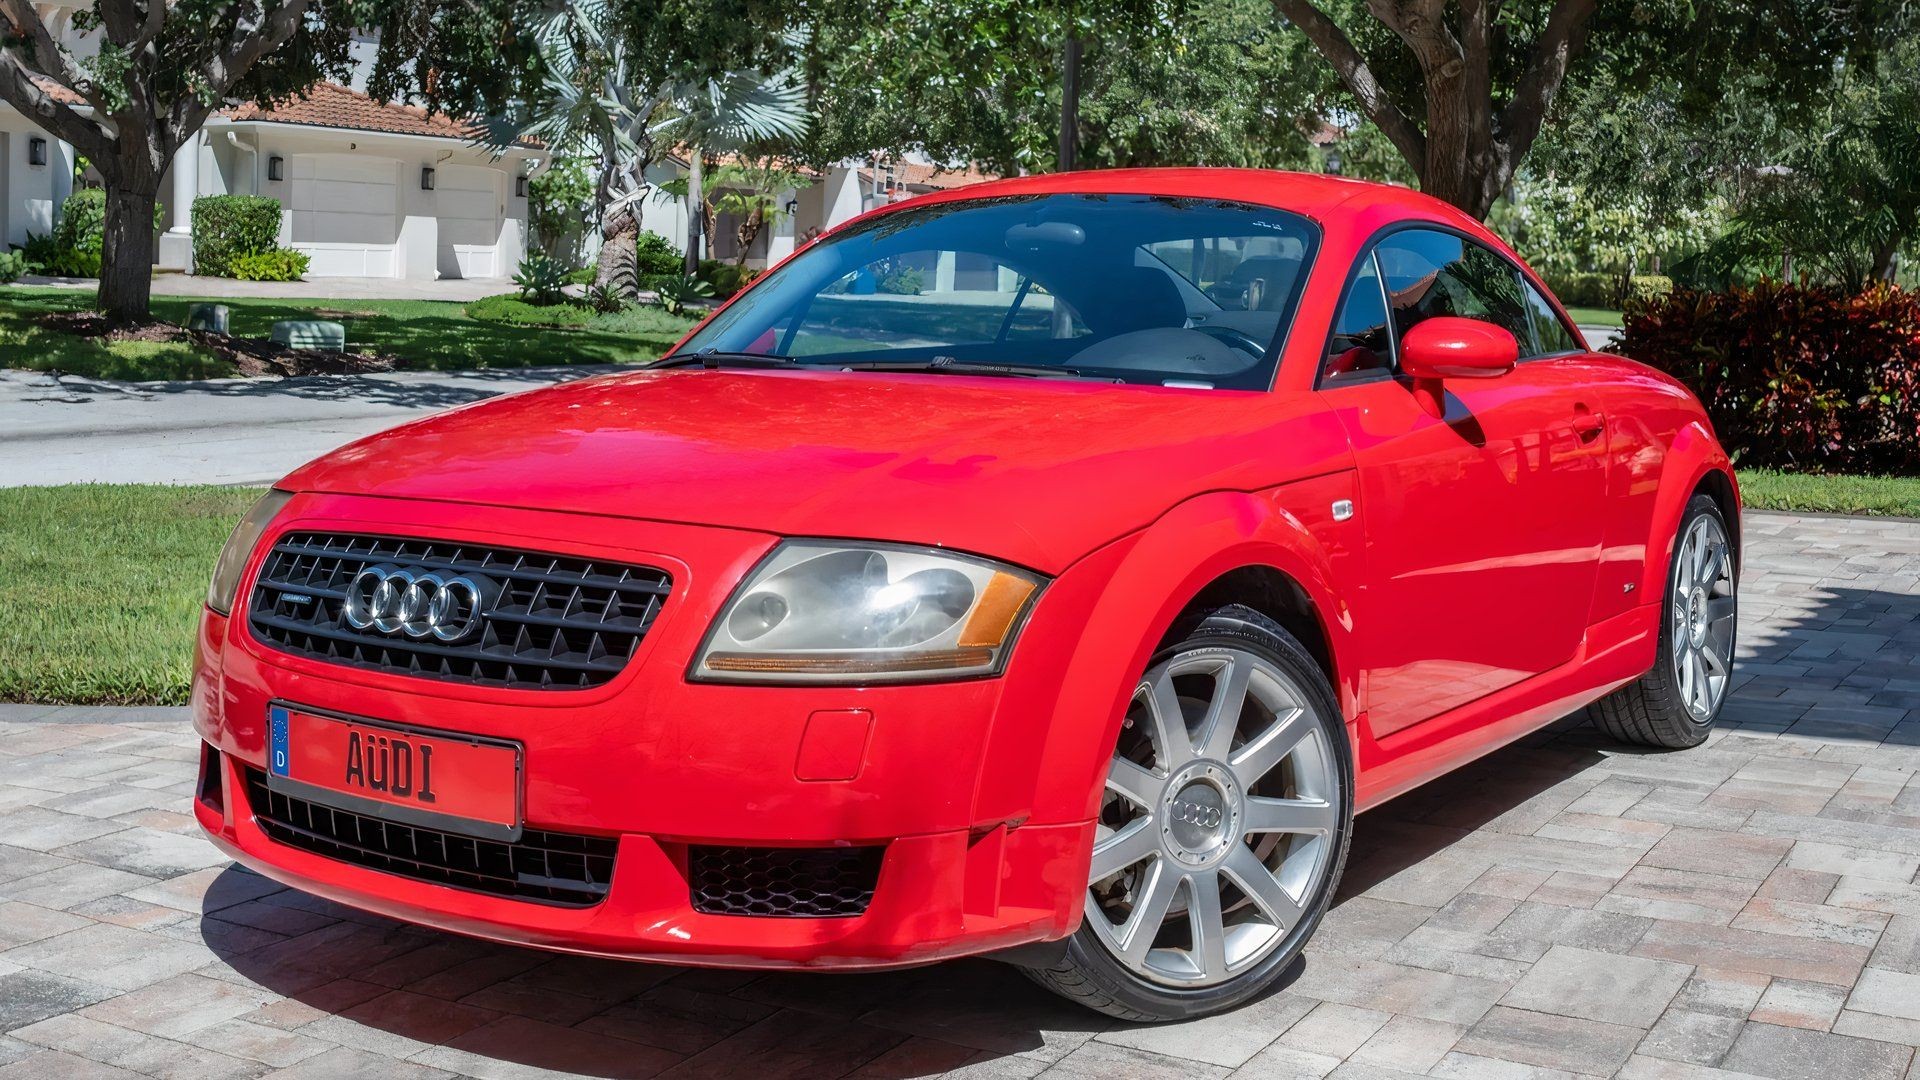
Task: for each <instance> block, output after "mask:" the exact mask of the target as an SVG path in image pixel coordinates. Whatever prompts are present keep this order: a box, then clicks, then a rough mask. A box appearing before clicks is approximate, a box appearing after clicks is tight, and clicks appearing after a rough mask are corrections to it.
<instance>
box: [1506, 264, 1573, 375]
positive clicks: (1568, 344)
mask: <svg viewBox="0 0 1920 1080" xmlns="http://www.w3.org/2000/svg"><path fill="white" fill-rule="evenodd" d="M1520 284H1521V287H1522V288H1523V289H1525V290H1526V297H1527V323H1528V325H1529V326H1530V327H1531V328H1532V330H1533V349H1532V351H1531V352H1529V353H1528V354H1527V355H1529V356H1552V355H1554V354H1555V353H1569V352H1579V351H1580V344H1579V342H1576V341H1574V340H1573V333H1572V332H1571V331H1569V330H1568V329H1567V324H1566V323H1563V322H1561V321H1560V316H1559V315H1558V314H1556V313H1555V312H1554V310H1553V305H1552V304H1550V303H1548V302H1547V298H1546V297H1544V296H1542V295H1540V290H1539V289H1536V288H1534V287H1533V284H1532V283H1531V282H1529V281H1527V280H1526V279H1524V278H1522V279H1521V281H1520ZM1520 347H1521V348H1522V349H1523V350H1524V349H1526V347H1527V339H1526V338H1521V339H1520Z"/></svg>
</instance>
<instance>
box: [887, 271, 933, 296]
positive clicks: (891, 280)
mask: <svg viewBox="0 0 1920 1080" xmlns="http://www.w3.org/2000/svg"><path fill="white" fill-rule="evenodd" d="M926 287H927V276H926V275H925V274H923V273H921V272H920V268H919V267H917V266H903V267H900V268H898V269H895V270H889V271H887V272H886V273H885V274H882V275H881V276H880V284H879V286H878V288H879V289H880V291H881V292H883V293H896V294H898V295H900V296H919V295H920V290H922V289H924V288H926Z"/></svg>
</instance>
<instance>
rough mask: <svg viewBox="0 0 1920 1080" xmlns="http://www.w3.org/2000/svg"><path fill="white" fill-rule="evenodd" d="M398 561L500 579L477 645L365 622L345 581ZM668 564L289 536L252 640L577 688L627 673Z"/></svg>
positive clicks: (504, 682) (256, 605) (474, 677)
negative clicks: (360, 626)
mask: <svg viewBox="0 0 1920 1080" xmlns="http://www.w3.org/2000/svg"><path fill="white" fill-rule="evenodd" d="M381 564H390V565H395V566H402V567H407V568H412V569H424V570H431V571H438V572H442V573H445V574H447V575H448V576H453V575H459V574H467V575H480V576H482V577H485V578H487V579H488V580H490V581H493V582H497V583H498V585H499V597H498V599H496V600H495V601H494V602H493V604H492V605H491V606H490V607H489V608H488V609H487V610H486V612H485V614H484V617H483V621H482V624H481V628H480V630H479V632H478V633H477V634H476V635H474V637H473V639H472V640H471V641H469V642H463V643H459V644H448V643H445V642H441V641H438V640H436V639H434V638H431V637H429V638H426V639H424V640H415V639H412V638H409V637H407V636H406V635H404V634H383V633H380V632H379V631H378V630H376V629H373V628H368V629H365V630H357V629H355V628H353V627H352V626H349V625H348V624H347V621H346V618H345V615H344V608H345V605H346V598H347V586H348V585H349V584H350V583H351V582H352V581H353V578H354V575H355V574H358V573H359V572H360V571H361V570H362V569H364V568H366V567H368V566H379V565H381ZM671 586H672V581H671V579H670V578H669V577H668V575H667V574H666V572H665V571H663V570H656V569H653V568H652V567H646V566H628V565H624V564H621V563H609V562H601V561H598V560H592V559H580V558H573V557H569V556H565V555H548V554H540V553H538V552H531V551H518V550H513V549H509V548H496V547H488V546H485V545H479V544H460V543H453V542H450V541H440V540H407V539H398V538H395V537H386V536H357V535H345V534H335V533H289V534H288V535H286V536H283V537H281V538H280V540H279V541H278V542H276V543H275V544H274V545H273V550H272V551H271V552H269V553H268V555H267V558H266V561H265V563H264V564H263V565H262V566H261V569H260V577H259V580H258V581H257V582H256V583H255V584H254V589H253V596H252V601H251V603H250V605H249V615H248V622H249V624H250V625H251V626H252V627H253V636H254V637H255V638H258V639H259V640H260V641H262V642H264V643H265V644H268V645H271V646H273V647H274V648H276V649H279V650H281V651H283V652H289V653H295V654H298V655H300V656H308V657H312V658H314V659H317V660H325V661H328V662H331V663H336V664H346V665H349V666H352V667H359V668H370V669H373V670H376V671H384V672H389V673H392V674H397V675H413V676H418V677H420V678H426V679H441V680H446V681H452V682H463V683H471V684H474V685H478V686H497V687H506V688H510V689H525V690H581V689H586V688H588V687H593V686H600V685H602V684H604V683H606V682H607V681H609V680H611V679H612V678H613V677H614V676H616V675H618V674H620V672H621V670H622V669H624V668H625V667H626V666H627V661H629V660H631V659H632V658H633V652H634V650H635V649H636V648H638V647H639V645H640V639H641V638H643V637H645V636H646V633H647V630H648V629H649V628H650V627H651V626H652V625H653V620H654V618H655V617H656V616H658V615H659V614H660V605H661V604H662V603H664V602H665V600H666V597H667V593H668V592H669V590H670V588H671Z"/></svg>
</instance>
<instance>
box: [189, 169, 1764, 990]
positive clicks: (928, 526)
mask: <svg viewBox="0 0 1920 1080" xmlns="http://www.w3.org/2000/svg"><path fill="white" fill-rule="evenodd" d="M1738 513H1739V501H1738V494H1737V491H1736V489H1735V486H1734V479H1733V474H1732V471H1731V469H1730V468H1729V465H1728V459H1727V455H1726V454H1725V453H1724V452H1722V450H1721V448H1720V446H1719V445H1718V444H1717V442H1716V441H1715V437H1714V434H1713V431H1712V430H1711V428H1710V427H1709V425H1708V422H1707V418H1706V416H1705V415H1704V413H1703V412H1702V410H1701V408H1700V406H1699V404H1698V403H1697V402H1696V401H1695V399H1694V398H1693V396H1692V395H1691V394H1689V393H1688V392H1687V390H1686V389H1684V388H1683V387H1681V386H1680V385H1679V384H1677V383H1676V382H1674V381H1673V380H1672V379H1670V378H1668V377H1666V376H1665V375H1662V374H1660V373H1658V372H1656V371H1653V370H1651V369H1649V368H1647V367H1644V366H1642V365H1640V364H1637V363H1635V362H1633V361H1632V360H1629V359H1625V358H1622V357H1619V356H1614V355H1609V354H1606V353H1601V352H1596V351H1594V350H1592V349H1590V348H1588V347H1587V345H1586V343H1585V341H1584V340H1583V339H1582V337H1581V334H1580V331H1579V330H1578V329H1577V328H1576V327H1575V326H1574V325H1573V324H1572V323H1571V322H1570V321H1569V320H1568V318H1567V315H1566V312H1565V311H1564V310H1563V309H1562V308H1561V306H1560V305H1559V304H1558V303H1557V302H1556V301H1555V300H1554V298H1553V297H1552V295H1551V294H1550V293H1549V292H1548V291H1547V289H1546V288H1545V287H1543V286H1542V284H1541V282H1540V279H1539V278H1538V277H1537V276H1536V275H1535V274H1533V273H1532V272H1531V271H1529V270H1528V269H1527V268H1526V266H1525V265H1524V264H1522V263H1521V262H1520V260H1519V259H1518V258H1516V257H1515V256H1514V254H1513V252H1511V251H1509V250H1508V249H1507V247H1506V246H1505V245H1503V244H1502V243H1501V242H1500V241H1499V240H1498V239H1496V238H1495V237H1494V236H1493V235H1492V234H1490V233H1489V232H1488V231H1487V230H1486V229H1484V228H1482V227H1481V226H1480V225H1479V224H1478V223H1477V222H1474V221H1472V220H1470V219H1468V218H1467V217H1465V216H1462V215H1461V214H1459V213H1457V212H1455V211H1453V210H1452V209H1450V208H1448V207H1446V206H1444V205H1442V204H1440V203H1438V202H1436V201H1434V200H1432V199H1429V198H1426V197H1423V196H1421V195H1418V194H1415V193H1412V192H1408V191H1404V190H1399V189H1394V188H1388V187H1381V186H1374V185H1369V184H1364V183H1358V182H1353V181H1348V180H1342V179H1337V178H1329V177H1324V176H1300V175H1289V174H1283V173H1265V172H1249V171H1224V170H1222V171H1216V170H1145V171H1116V172H1103V173H1092V174H1065V175H1056V176H1045V177H1031V178H1024V179H1017V180H1009V181H1005V182H995V183H988V184H984V185H981V186H978V187H973V188H969V189H966V190H964V191H956V192H947V193H942V194H936V195H932V196H928V197H925V198H920V199H915V200H913V201H910V202H906V203H901V204H897V205H892V206H886V207H883V208H880V209H877V210H875V211H873V212H871V213H868V214H866V215H864V216H862V217H860V218H857V219H855V220H853V221H851V222H849V223H847V224H846V225H844V226H842V227H839V228H836V229H835V230H833V231H831V232H830V233H828V234H827V235H825V236H823V237H821V238H820V239H818V240H817V241H815V242H813V243H811V244H808V245H806V246H805V247H803V248H802V249H801V250H800V251H799V252H798V253H796V254H795V255H793V256H791V257H790V258H788V259H787V260H786V261H785V262H784V263H783V264H782V265H780V266H779V267H777V268H776V269H774V270H773V271H772V272H771V273H769V274H767V275H766V276H765V277H763V278H762V279H760V280H759V281H758V282H756V283H755V284H754V285H753V286H752V287H751V288H749V289H747V290H746V291H745V292H744V293H742V294H741V295H739V296H737V297H735V298H734V299H733V300H732V302H730V303H728V304H727V305H725V306H724V307H722V308H720V309H719V310H718V311H717V312H716V313H714V314H713V315H712V316H710V317H709V318H708V319H707V320H706V322H705V323H704V324H702V325H701V326H699V327H698V328H697V329H695V330H694V331H693V332H692V333H691V334H690V335H689V336H688V337H687V338H686V339H685V340H684V341H683V342H682V343H681V344H680V345H679V346H677V347H676V348H675V349H674V350H673V351H672V352H671V353H670V354H669V355H668V356H667V357H666V358H665V359H663V360H661V361H659V362H657V363H654V364H651V365H649V366H647V367H645V368H643V369H638V370H631V371H623V372H619V373H616V374H609V375H602V376H598V377H593V378H587V379H582V380H580V381H577V382H573V383H569V384H566V385H562V386H555V387H552V388H547V389H542V390H538V391H534V392H530V393H523V394H517V395H512V396H508V397H501V398H496V399H493V400H490V401H486V402H482V403H478V404H474V405H468V406H465V407H462V408H458V409H454V410H451V411H448V412H444V413H441V414H438V415H436V416H432V417H429V418H427V419H423V420H419V421H415V422H413V423H409V424H405V425H402V426H400V427H397V428H394V429H392V430H390V431H387V432H385V433H383V434H379V435H374V436H372V437H370V438H366V439H362V440H360V441H359V442H356V443H354V444H352V445H350V446H347V447H345V448H344V449H341V450H339V451H336V452H334V453H332V454H329V455H327V456H325V457H323V458H321V459H319V460H318V461H315V462H313V463H312V464H309V465H307V466H305V467H303V468H301V469H299V470H297V471H296V472H294V473H293V474H292V475H290V476H288V477H287V478H286V479H285V480H284V481H282V482H281V483H280V484H279V485H277V486H276V487H275V488H274V489H273V490H272V491H271V492H269V493H268V494H267V495H266V496H265V497H264V498H262V499H261V500H260V502H259V505H258V506H256V507H255V508H254V509H253V511H252V512H251V513H249V514H248V515H247V517H246V519H245V520H244V521H243V522H242V523H241V524H240V526H239V527H238V528H237V529H236V530H235V532H234V534H233V537H232V539H231V540H230V541H229V542H228V544H227V546H226V548H225V550H224V551H223V552H222V553H221V555H220V558H219V561H218V566H217V568H216V570H215V571H214V575H213V582H212V585H211V588H210V590H209V592H208V596H207V606H206V611H205V613H204V618H203V620H202V622H201V626H200V629H199V642H198V644H199V648H198V662H197V673H196V676H195V682H194V694H193V705H194V718H195V723H196V725H197V727H198V730H199V732H200V734H201V735H202V736H203V737H204V740H205V752H204V754H203V764H202V772H201V779H200V784H199V788H198V797H197V800H196V804H195V811H196V813H197V815H198V820H199V821H200V823H201V825H202V826H203V827H204V828H205V829H206V831H207V832H208V833H209V834H210V835H211V836H212V837H213V839H214V841H215V842H216V843H218V844H219V845H220V847H221V848H222V849H223V850H225V851H226V852H227V853H229V854H230V855H232V856H233V858H235V859H237V860H239V861H240V862H242V863H244V864H246V865H247V866H250V867H253V868H255V869H257V870H258V871H260V872H261V873H263V874H266V875H268V876H269V877H272V878H275V879H277V880H279V881H282V882H285V883H287V884H289V885H292V886H294V887H296V888H299V889H303V890H306V891H308V892H311V893H316V894H319V895H321V896H325V897H329V898H331V899H334V900H337V901H339V902H341V903H344V904H349V905H352V906H354V907H357V908H363V909H366V910H369V911H375V912H380V913H383V914H386V915H390V916H393V917H395V918H399V919H405V920H410V921H413V922H416V923H422V924H427V925H431V926H435V927H440V928H444V929H446V930H450V931H454V932H457V933H461V934H469V935H473V936H476V937H481V938H488V939H492V940H495V941H502V942H514V943H519V944H524V945H532V946H539V947H542V948H547V949H556V950H562V951H567V952H573V953H583V954H592V955H596V956H605V957H621V958H632V959H641V960H655V961H667V962H672V963H678V964H693V965H717V966H729V967H793V968H811V969H872V968H886V967H897V966H904V965H913V964H924V963H928V962H931V961H936V960H940V959H943V958H947V957H955V956H962V955H970V954H996V955H998V956H1000V957H1002V958H1004V959H1007V960H1010V961H1013V962H1015V963H1018V964H1020V965H1022V966H1024V967H1025V968H1026V969H1027V970H1028V971H1029V972H1030V973H1031V974H1032V975H1033V977H1034V978H1035V979H1037V980H1039V981H1040V982H1042V983H1044V984H1045V985H1047V986H1048V987H1051V988H1052V989H1054V990H1056V991H1058V992H1060V993H1062V994H1065V995H1067V996H1068V997H1071V998H1073V999H1075V1000H1077V1001H1080V1002H1082V1003H1084V1004H1086V1005H1088V1006H1090V1007H1092V1008H1095V1009H1098V1010H1101V1011H1103V1012H1106V1013H1109V1014H1111V1015H1114V1016H1119V1017H1126V1018H1131V1019H1166V1018H1174V1017H1183V1016H1195V1015H1200V1014H1204V1013H1208V1012H1212V1011H1217V1010H1221V1009H1225V1008H1229V1007H1231V1006H1233V1005H1235V1004H1237V1003H1240V1002H1243V1001H1245V1000H1247V999H1248V998H1249V997H1251V996H1252V995H1254V994H1256V993H1258V992H1260V991H1261V990H1262V989H1263V988H1265V987H1267V986H1269V985H1270V984H1272V983H1273V982H1274V981H1275V980H1276V979H1278V978H1280V977H1281V976H1282V973H1283V972H1285V971H1286V970H1288V969H1289V967H1290V965H1291V964H1292V962H1293V961H1294V959H1295V957H1297V956H1298V955H1299V954H1300V952H1301V950H1302V948H1303V947H1304V946H1305V944H1306V942H1307V939H1308V937H1309V936H1310V935H1311V934H1312V933H1313V931H1314V928H1315V926H1316V925H1317V924H1318V922H1319V921H1320V919H1321V916H1322V915H1323V913H1324V912H1325V911H1326V909H1327V907H1328V904H1329V901H1330V898H1331V896H1332V894H1333V891H1334V887H1335V883H1336V882H1337V881H1338V879H1339V877H1340V872H1341V868H1342V865H1343V862H1344V860H1345V855H1346V850H1347V844H1348V837H1349V834H1350V829H1351V826H1352V822H1353V817H1354V814H1355V813H1356V812H1359V811H1364V810H1367V809H1369V808H1371V807H1375V806H1379V805H1380V804H1381V803H1383V802H1385V801H1387V800H1388V799H1391V798H1393V797H1394V796H1396V795H1398V794H1400V793H1402V792H1405V791H1407V790H1408V789H1410V788H1412V787H1414V786H1416V785H1418V784H1420V783H1422V782H1424V781H1426V780H1429V779H1431V778H1433V777H1435V776H1438V775H1440V774H1442V773H1444V772H1446V771H1447V770H1449V769H1452V768H1455V767H1456V766H1459V765H1460V764H1462V763H1463V762H1467V761H1470V760H1472V759H1474V758H1477V757H1479V756H1481V755H1483V754H1486V753H1488V752H1490V751H1492V750H1494V749H1496V748H1498V747H1500V746H1501V745H1503V744H1505V743H1508V742H1511V741H1512V740H1514V739H1516V738H1519V737H1520V736H1522V735H1524V734H1526V733H1527V732H1529V731H1532V730H1534V729H1536V728H1538V727H1540V726H1541V725H1543V724H1546V723H1549V722H1551V721H1553V720H1555V719H1556V718H1559V717H1562V716H1565V715H1567V714H1568V713H1570V712H1572V711H1574V710H1577V709H1579V708H1581V707H1583V706H1593V715H1594V716H1595V719H1596V721H1597V722H1598V724H1599V725H1600V726H1601V727H1603V728H1605V729H1606V730H1607V731H1608V732H1610V733H1612V734H1613V735H1615V736H1617V737H1619V738H1621V739H1625V740H1628V741H1631V742H1637V743H1642V744H1649V745H1653V746H1664V747H1686V746H1691V745H1694V744H1697V743H1699V742H1700V741H1701V740H1702V739H1704V738H1705V737H1706V735H1707V732H1708V729H1709V727H1710V726H1711V725H1712V724H1713V722H1714V717H1715V715H1716V713H1717V712H1718V710H1719V709H1720V707H1721V703H1722V702H1723V701H1724V700H1725V698H1726V694H1727V689H1728V682H1729V677H1730V665H1731V663H1732V658H1733V637H1734V622H1735V584H1736V581H1737V579H1738V574H1737V566H1738V561H1739V531H1738V528H1737V524H1738Z"/></svg>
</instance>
